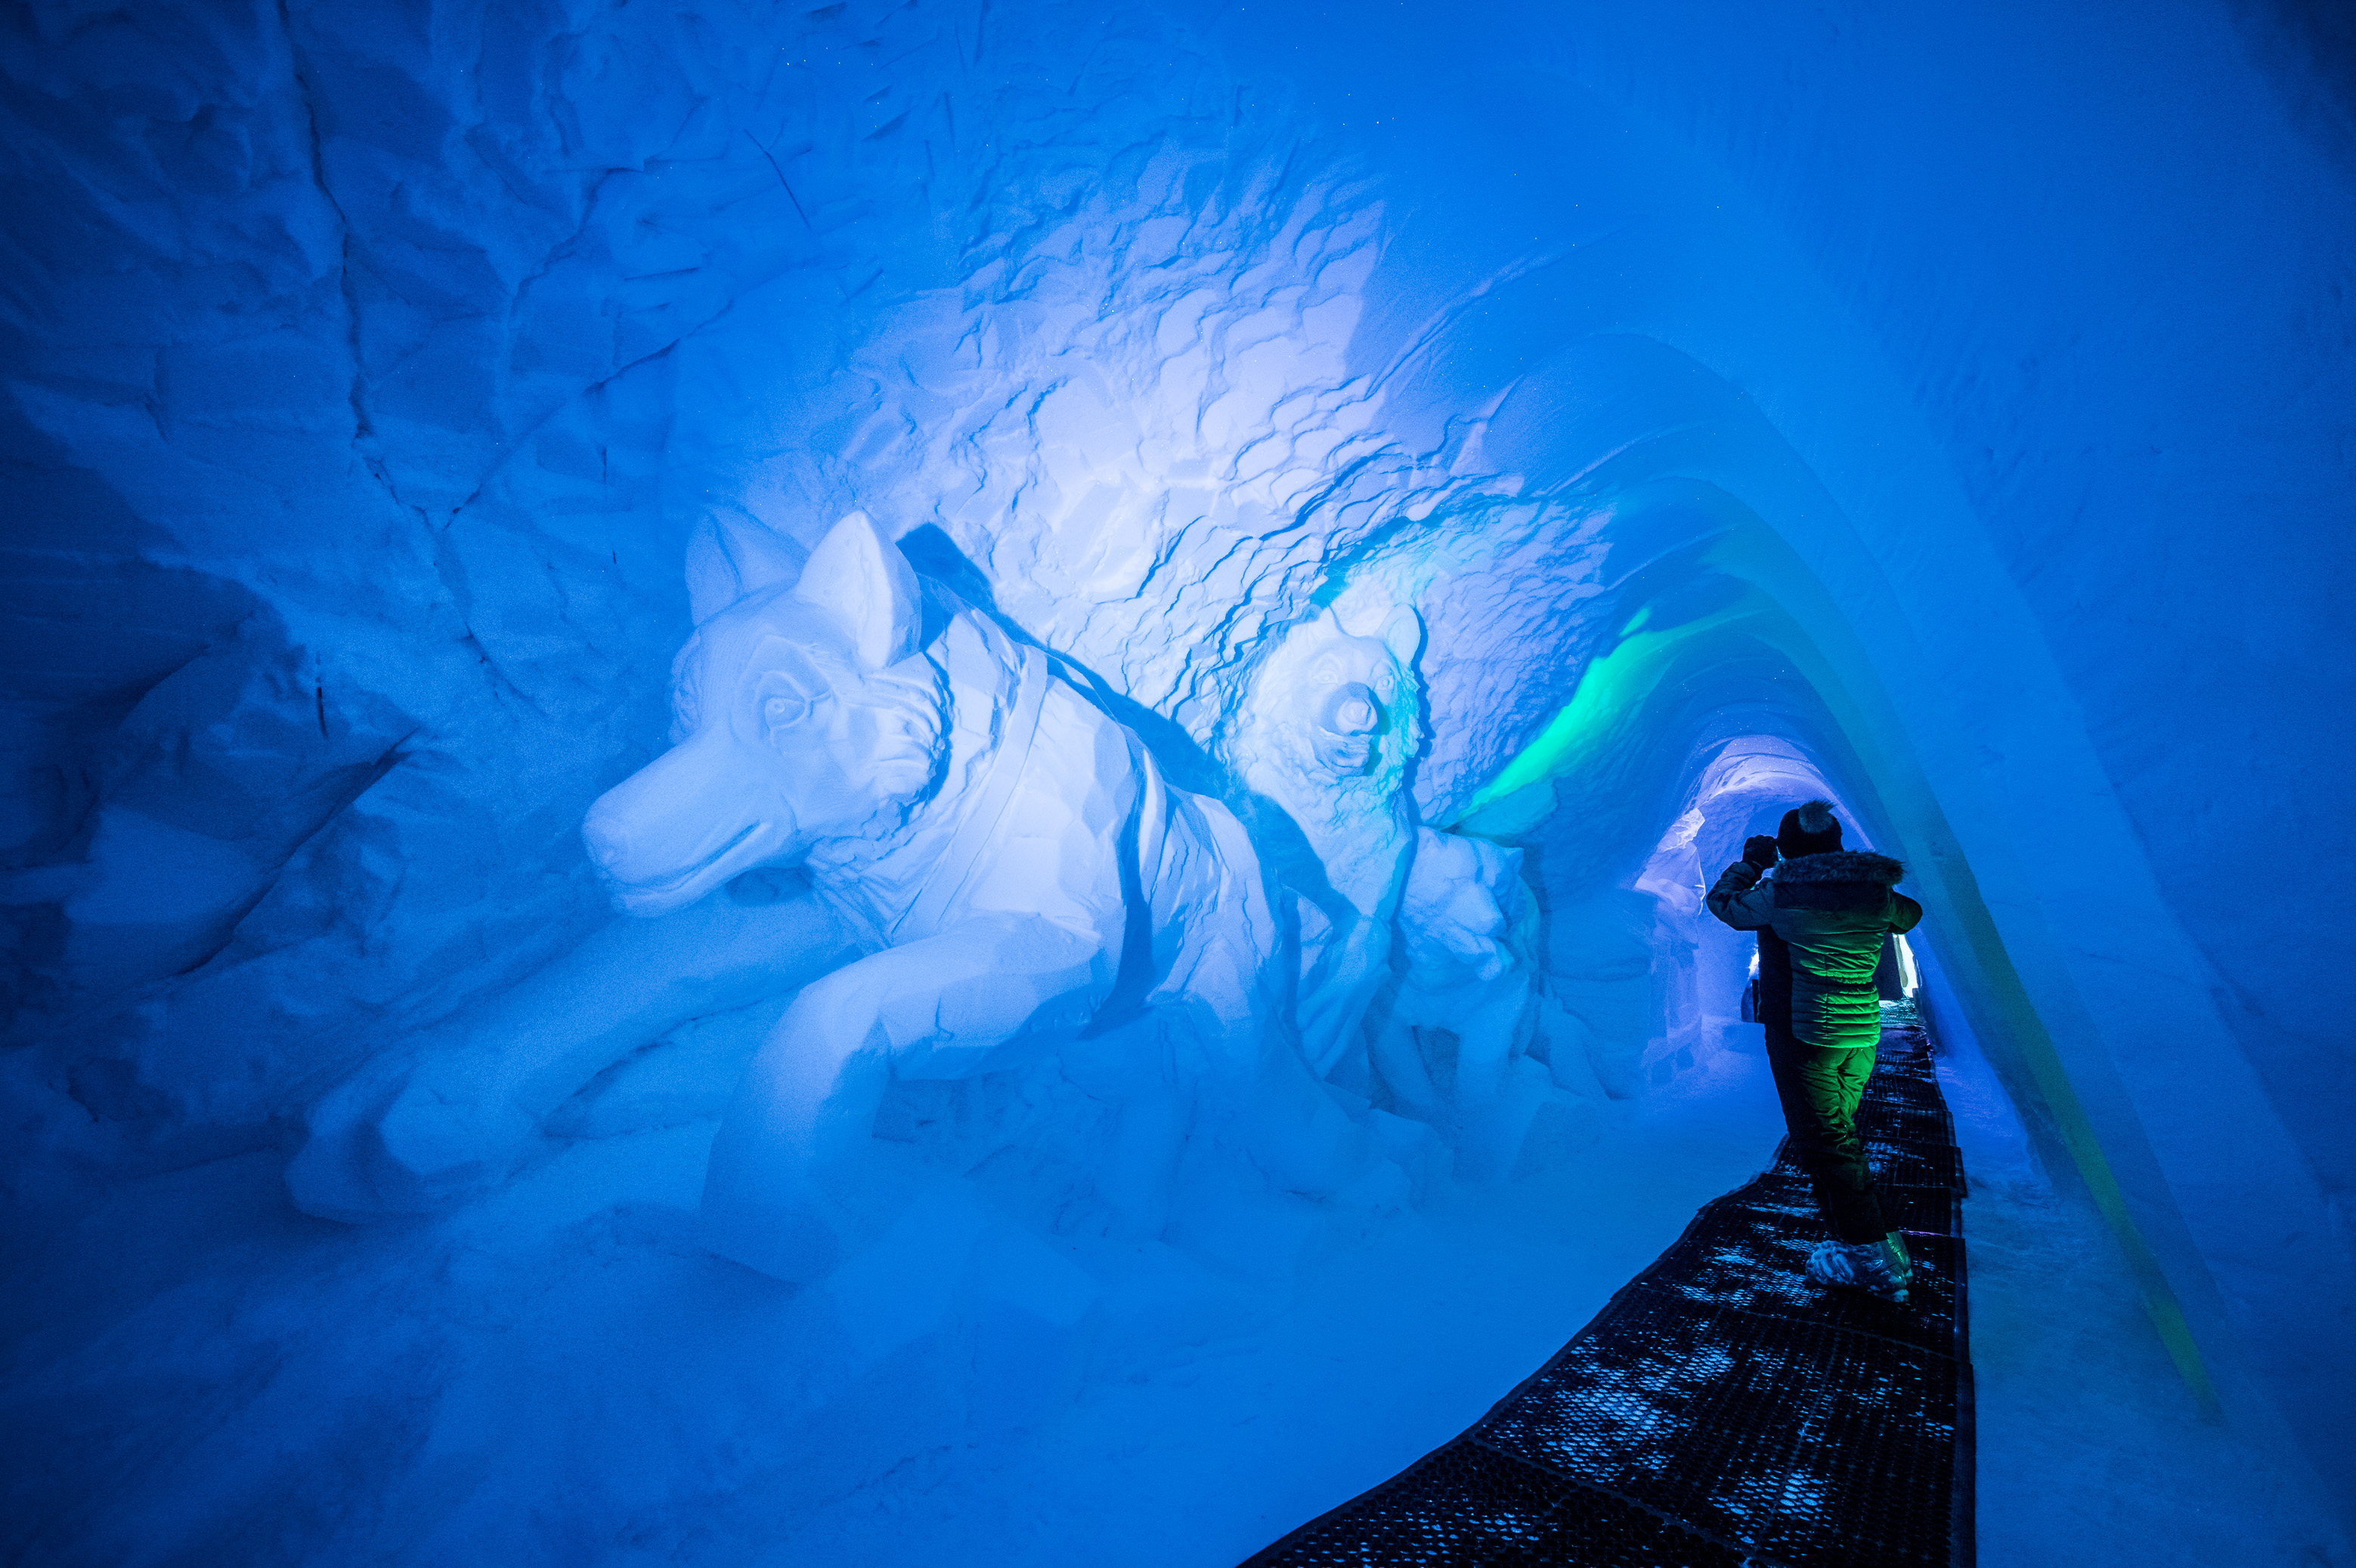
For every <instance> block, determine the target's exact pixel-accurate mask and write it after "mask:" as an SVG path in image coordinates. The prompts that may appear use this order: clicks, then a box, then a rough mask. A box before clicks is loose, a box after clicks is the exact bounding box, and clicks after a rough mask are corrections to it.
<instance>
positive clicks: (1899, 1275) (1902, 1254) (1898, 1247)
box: [1881, 1231, 1914, 1290]
mask: <svg viewBox="0 0 2356 1568" xmlns="http://www.w3.org/2000/svg"><path fill="white" fill-rule="evenodd" d="M1881 1245H1882V1249H1883V1251H1884V1253H1886V1254H1887V1255H1888V1257H1889V1259H1890V1275H1891V1276H1892V1277H1893V1278H1895V1279H1896V1280H1897V1281H1898V1288H1899V1289H1901V1290H1904V1289H1905V1288H1906V1287H1907V1286H1908V1285H1912V1284H1913V1283H1914V1260H1913V1259H1912V1257H1911V1256H1909V1255H1908V1254H1907V1252H1906V1235H1905V1232H1902V1231H1892V1232H1890V1234H1889V1235H1887V1236H1885V1237H1883V1238H1882V1242H1881Z"/></svg>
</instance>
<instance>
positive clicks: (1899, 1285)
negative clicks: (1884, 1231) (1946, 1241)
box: [1808, 1239, 1914, 1301]
mask: <svg viewBox="0 0 2356 1568" xmlns="http://www.w3.org/2000/svg"><path fill="white" fill-rule="evenodd" d="M1896 1261H1897V1262H1898V1264H1900V1266H1901V1267H1903V1268H1904V1269H1905V1272H1904V1273H1903V1274H1901V1273H1900V1272H1899V1270H1898V1269H1897V1268H1893V1267H1892V1266H1891V1263H1892V1255H1891V1244H1890V1242H1889V1241H1888V1240H1887V1239H1884V1240H1882V1241H1879V1242H1822V1243H1818V1244H1817V1246H1816V1249H1815V1251H1814V1252H1812V1253H1809V1254H1808V1277H1809V1278H1810V1279H1813V1280H1815V1282H1816V1283H1817V1284H1818V1285H1837V1286H1841V1287H1844V1288H1847V1289H1850V1290H1863V1291H1869V1292H1870V1293H1872V1294H1873V1295H1875V1296H1879V1297H1881V1299H1882V1300H1884V1301H1903V1300H1905V1299H1906V1284H1907V1281H1909V1280H1911V1279H1912V1278H1913V1277H1914V1271H1913V1267H1912V1264H1909V1263H1907V1261H1906V1243H1903V1242H1900V1243H1897V1247H1896Z"/></svg>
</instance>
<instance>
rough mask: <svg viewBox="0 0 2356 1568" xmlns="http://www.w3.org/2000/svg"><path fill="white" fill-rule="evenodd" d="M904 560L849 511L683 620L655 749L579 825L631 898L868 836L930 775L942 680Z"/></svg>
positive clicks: (603, 868)
mask: <svg viewBox="0 0 2356 1568" xmlns="http://www.w3.org/2000/svg"><path fill="white" fill-rule="evenodd" d="M920 612H921V605H920V599H919V593H918V590H917V586H916V575H915V574H914V573H913V572H911V571H909V570H908V563H907V561H906V560H905V559H903V558H902V556H901V554H900V551H899V549H897V548H896V547H895V546H894V544H893V543H892V541H891V540H889V539H885V538H884V537H883V532H882V530H880V529H879V528H876V526H875V525H874V524H873V522H871V521H870V520H869V519H868V517H867V516H866V515H865V514H864V513H862V512H853V513H852V514H851V515H850V516H849V517H845V518H843V519H842V521H841V522H840V523H837V524H836V525H835V526H834V528H832V530H830V532H829V533H828V534H827V536H826V538H825V539H822V540H820V541H819V546H818V548H817V549H815V550H813V551H811V552H810V558H809V563H808V564H807V565H806V566H804V567H803V569H802V572H801V576H800V578H799V580H798V581H796V582H794V583H792V584H791V585H789V586H788V585H783V584H780V585H776V586H773V587H768V588H764V589H760V590H757V591H755V592H752V593H750V594H748V595H746V597H745V598H744V599H743V600H742V601H740V602H739V603H736V604H734V605H733V606H731V607H730V608H729V609H727V610H724V611H723V612H721V613H719V614H717V615H714V616H712V618H711V619H710V620H708V621H706V622H705V623H704V624H702V625H701V626H700V627H698V628H697V629H696V633H695V635H694V636H693V637H691V638H690V639H689V641H688V644H687V645H686V646H685V647H684V648H681V649H680V654H679V658H678V660H677V662H676V663H675V664H674V665H673V666H672V667H671V705H672V713H673V723H672V730H671V741H672V746H671V749H670V750H669V751H668V752H664V753H663V754H662V755H661V756H659V757H658V758H656V759H655V760H654V761H653V762H652V763H648V765H647V766H646V767H644V768H641V769H640V770H639V771H638V772H637V773H633V774H631V775H630V777H628V778H626V779H625V780H623V781H622V782H621V783H620V784H616V785H615V786H614V787H613V788H612V789H610V790H608V791H606V792H605V794H604V795H600V796H599V797H598V798H597V801H596V803H595V804H594V805H592V806H590V808H589V815H588V817H587V819H586V820H585V821H584V822H583V824H582V837H584V839H585V840H586V841H587V844H588V847H589V858H590V859H591V860H592V861H593V862H594V863H595V865H596V867H597V870H598V873H599V875H600V876H602V877H603V878H604V879H605V884H606V886H607V888H608V889H609V890H610V891H612V893H613V898H614V901H615V903H616V905H618V906H619V907H620V908H622V909H623V910H626V911H627V912H630V913H632V914H648V915H652V914H661V913H664V912H668V911H670V910H674V909H679V908H681V907H682V906H684V905H687V904H690V903H692V902H694V901H696V900H697V899H700V898H701V897H702V896H703V895H704V894H705V893H707V892H710V891H712V889H713V888H716V887H718V886H720V885H721V884H722V883H723V882H725V881H727V880H730V879H731V878H733V877H735V876H737V875H739V874H740V873H742V872H744V871H747V870H750V869H753V868H754V867H755V866H765V865H790V864H793V863H794V862H797V861H798V860H800V859H803V858H805V857H806V856H808V855H809V852H810V851H811V850H812V849H813V848H816V847H818V846H819V845H820V844H822V843H825V842H827V841H829V840H831V839H841V838H860V837H882V836H883V835H884V834H886V833H888V832H890V831H891V829H892V828H893V827H896V826H897V824H898V821H899V819H900V818H901V817H902V816H904V815H905V812H906V811H907V809H908V808H909V806H910V805H913V804H914V803H916V801H917V800H919V799H920V798H922V797H923V796H924V795H926V792H927V791H928V790H930V789H931V788H932V787H933V785H934V783H935V780H936V775H937V772H938V770H939V768H940V765H941V759H942V755H943V751H944V747H943V737H944V733H945V726H946V714H945V704H946V700H947V698H946V687H945V684H944V682H943V679H942V677H941V672H940V670H939V669H938V667H937V666H935V665H934V663H933V662H932V661H931V660H930V659H927V658H925V657H923V656H920V655H919V653H918V651H917V636H918V627H919V624H920V621H921V613H920Z"/></svg>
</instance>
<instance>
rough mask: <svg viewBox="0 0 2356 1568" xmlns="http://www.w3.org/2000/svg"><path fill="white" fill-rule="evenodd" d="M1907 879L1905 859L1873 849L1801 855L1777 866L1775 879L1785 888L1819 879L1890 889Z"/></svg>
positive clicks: (1818, 880) (1819, 880)
mask: <svg viewBox="0 0 2356 1568" xmlns="http://www.w3.org/2000/svg"><path fill="white" fill-rule="evenodd" d="M1775 880H1776V881H1777V882H1778V883H1779V884H1781V885H1783V886H1784V887H1796V886H1799V885H1801V884H1803V883H1816V882H1872V883H1875V884H1877V885H1879V886H1881V887H1885V888H1888V887H1895V886H1896V885H1897V884H1898V883H1900V882H1902V881H1904V880H1906V865H1905V862H1903V861H1901V860H1893V859H1890V857H1889V856H1887V855H1877V854H1875V853H1874V852H1873V851H1872V850H1870V849H1836V850H1834V851H1833V852H1832V853H1830V854H1829V855H1802V856H1800V857H1798V858H1797V859H1790V860H1786V861H1784V862H1783V864H1782V865H1780V866H1778V867H1776V868H1775Z"/></svg>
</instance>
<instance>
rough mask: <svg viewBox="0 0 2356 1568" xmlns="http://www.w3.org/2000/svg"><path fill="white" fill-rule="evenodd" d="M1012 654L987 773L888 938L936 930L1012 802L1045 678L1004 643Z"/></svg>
mask: <svg viewBox="0 0 2356 1568" xmlns="http://www.w3.org/2000/svg"><path fill="white" fill-rule="evenodd" d="M1010 646H1011V647H1012V648H1013V650H1014V705H1013V707H1012V709H1009V710H1008V712H1007V715H1006V729H1005V731H1004V732H1003V733H1002V734H1001V736H1000V737H999V741H998V750H997V751H996V752H993V753H992V754H991V759H990V771H989V774H988V776H987V777H985V778H984V779H983V780H982V781H981V787H980V790H978V791H976V792H975V795H974V801H973V808H972V809H971V810H970V811H968V812H967V813H966V814H965V820H964V821H963V822H960V823H958V829H957V832H956V834H955V835H953V836H952V837H950V839H949V843H948V848H946V849H944V850H942V851H941V858H940V859H939V860H938V861H937V862H935V864H934V867H933V872H932V875H931V876H929V877H926V879H925V885H924V888H923V890H922V891H919V892H918V893H917V894H916V902H914V903H912V904H910V905H909V906H908V912H907V913H905V914H904V915H902V916H901V917H900V918H899V919H898V920H896V921H894V922H893V923H892V938H893V940H894V941H895V942H897V941H900V940H902V938H901V935H900V933H901V932H902V931H904V930H909V929H913V930H914V932H915V933H916V934H919V935H922V934H926V933H930V932H932V931H934V930H937V929H938V927H939V925H940V923H941V920H942V918H943V917H944V916H946V915H947V914H948V912H949V905H950V904H951V903H953V902H955V901H956V900H957V896H958V894H959V893H961V892H963V891H965V888H966V884H967V883H968V882H969V881H971V880H973V873H974V869H975V868H976V867H978V866H980V863H981V858H982V856H983V854H984V853H985V852H987V851H988V849H989V848H990V847H991V842H992V841H993V840H994V839H996V837H998V825H999V822H1000V820H1001V818H1003V817H1004V816H1005V815H1006V807H1007V805H1008V804H1009V803H1010V802H1012V800H1013V798H1014V786H1015V784H1018V783H1019V782H1021V780H1022V777H1023V764H1024V763H1026V762H1028V761H1029V760H1030V756H1031V742H1032V741H1034V740H1036V739H1037V738H1038V734H1039V710H1040V709H1041V708H1042V707H1043V706H1044V704H1045V702H1046V700H1047V687H1048V684H1049V679H1050V677H1049V676H1048V673H1047V661H1046V660H1045V659H1044V658H1042V657H1041V656H1039V655H1038V654H1037V653H1036V652H1034V651H1033V650H1032V649H1030V648H1027V647H1025V646H1023V645H1022V644H1020V643H1012V644H1010Z"/></svg>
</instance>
